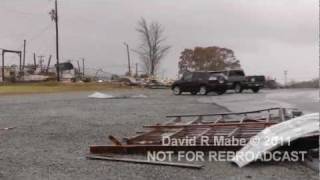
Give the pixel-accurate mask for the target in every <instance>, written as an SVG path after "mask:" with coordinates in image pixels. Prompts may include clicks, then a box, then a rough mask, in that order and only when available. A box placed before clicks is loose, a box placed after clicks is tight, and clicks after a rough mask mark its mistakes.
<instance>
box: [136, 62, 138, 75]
mask: <svg viewBox="0 0 320 180" xmlns="http://www.w3.org/2000/svg"><path fill="white" fill-rule="evenodd" d="M136 77H138V63H136Z"/></svg>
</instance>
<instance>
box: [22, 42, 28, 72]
mask: <svg viewBox="0 0 320 180" xmlns="http://www.w3.org/2000/svg"><path fill="white" fill-rule="evenodd" d="M26 44H27V41H26V40H24V41H23V63H22V71H23V70H24V66H25V65H26Z"/></svg>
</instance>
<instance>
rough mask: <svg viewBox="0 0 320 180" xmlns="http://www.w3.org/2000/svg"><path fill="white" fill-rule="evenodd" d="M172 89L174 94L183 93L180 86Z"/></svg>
mask: <svg viewBox="0 0 320 180" xmlns="http://www.w3.org/2000/svg"><path fill="white" fill-rule="evenodd" d="M172 90H173V94H174V95H180V94H181V93H182V92H181V89H180V87H179V86H175V87H174V88H173V89H172Z"/></svg>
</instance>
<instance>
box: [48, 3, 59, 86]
mask: <svg viewBox="0 0 320 180" xmlns="http://www.w3.org/2000/svg"><path fill="white" fill-rule="evenodd" d="M49 14H50V15H51V19H52V21H54V22H55V24H56V58H57V64H56V66H57V67H56V68H57V81H60V66H59V26H58V1H57V0H55V9H53V10H51V12H50V13H49Z"/></svg>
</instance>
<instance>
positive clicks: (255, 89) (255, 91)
mask: <svg viewBox="0 0 320 180" xmlns="http://www.w3.org/2000/svg"><path fill="white" fill-rule="evenodd" d="M259 90H260V88H259V87H255V88H252V91H253V92H254V93H258V92H259Z"/></svg>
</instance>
